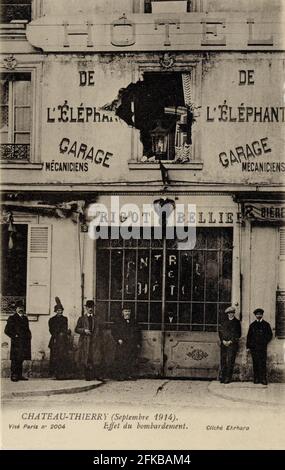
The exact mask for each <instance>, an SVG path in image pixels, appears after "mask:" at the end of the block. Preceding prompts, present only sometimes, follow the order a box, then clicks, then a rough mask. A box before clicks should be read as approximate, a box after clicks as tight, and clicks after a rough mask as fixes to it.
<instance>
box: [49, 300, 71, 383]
mask: <svg viewBox="0 0 285 470" xmlns="http://www.w3.org/2000/svg"><path fill="white" fill-rule="evenodd" d="M55 301H56V305H55V307H54V312H55V315H54V316H53V317H51V318H50V319H49V322H48V326H49V332H50V334H51V338H50V341H49V345H48V346H49V348H50V362H49V372H50V375H55V377H56V378H57V379H58V380H60V379H64V378H67V376H68V373H69V370H68V369H69V365H68V360H69V358H68V336H67V334H68V319H67V318H66V317H64V316H63V310H64V309H63V306H62V304H61V302H60V300H59V298H58V297H56V298H55Z"/></svg>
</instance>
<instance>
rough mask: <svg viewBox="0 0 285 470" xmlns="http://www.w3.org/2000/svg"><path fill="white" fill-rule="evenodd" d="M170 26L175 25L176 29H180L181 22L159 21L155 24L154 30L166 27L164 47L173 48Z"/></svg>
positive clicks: (171, 20)
mask: <svg viewBox="0 0 285 470" xmlns="http://www.w3.org/2000/svg"><path fill="white" fill-rule="evenodd" d="M170 25H175V26H176V29H180V21H179V20H175V19H174V20H173V19H161V20H157V21H155V23H154V29H155V30H157V28H158V26H165V29H164V32H165V36H164V46H171V42H170V31H169V28H170Z"/></svg>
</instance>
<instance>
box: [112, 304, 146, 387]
mask: <svg viewBox="0 0 285 470" xmlns="http://www.w3.org/2000/svg"><path fill="white" fill-rule="evenodd" d="M111 332H112V336H113V339H114V341H115V344H116V350H115V363H116V377H117V379H118V380H125V379H131V378H133V375H134V372H135V366H136V362H137V357H138V352H139V349H140V346H141V335H140V331H139V330H138V328H137V325H136V322H135V320H134V319H133V318H132V316H131V309H130V308H123V310H122V314H121V315H120V316H119V317H118V319H117V321H115V323H114V325H113V327H112V331H111Z"/></svg>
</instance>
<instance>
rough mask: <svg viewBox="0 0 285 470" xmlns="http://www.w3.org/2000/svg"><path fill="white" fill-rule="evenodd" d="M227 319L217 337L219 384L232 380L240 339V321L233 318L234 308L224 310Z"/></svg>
mask: <svg viewBox="0 0 285 470" xmlns="http://www.w3.org/2000/svg"><path fill="white" fill-rule="evenodd" d="M225 313H226V314H227V316H228V318H227V319H226V320H225V321H224V322H223V323H222V324H221V327H220V329H219V337H220V340H221V373H220V382H221V383H225V384H228V383H230V382H231V380H232V375H233V370H234V364H235V359H236V355H237V351H238V342H239V338H240V337H241V326H240V321H239V320H238V319H237V318H236V317H235V307H228V308H227V309H226V310H225Z"/></svg>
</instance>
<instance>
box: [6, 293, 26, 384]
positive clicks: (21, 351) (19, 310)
mask: <svg viewBox="0 0 285 470" xmlns="http://www.w3.org/2000/svg"><path fill="white" fill-rule="evenodd" d="M15 308H16V313H14V315H11V316H10V317H9V318H8V320H7V324H6V326H5V330H4V332H5V334H6V335H7V336H9V338H11V350H10V359H11V380H12V382H18V380H28V379H27V378H26V377H24V376H23V362H24V361H25V360H31V338H32V334H31V331H30V328H29V320H28V317H27V315H26V312H25V309H24V304H23V302H21V301H17V302H16V304H15Z"/></svg>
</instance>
